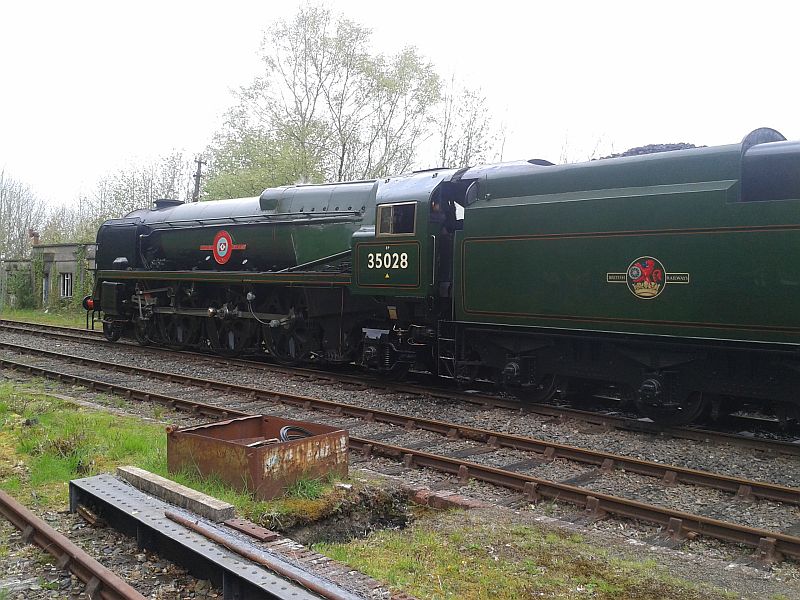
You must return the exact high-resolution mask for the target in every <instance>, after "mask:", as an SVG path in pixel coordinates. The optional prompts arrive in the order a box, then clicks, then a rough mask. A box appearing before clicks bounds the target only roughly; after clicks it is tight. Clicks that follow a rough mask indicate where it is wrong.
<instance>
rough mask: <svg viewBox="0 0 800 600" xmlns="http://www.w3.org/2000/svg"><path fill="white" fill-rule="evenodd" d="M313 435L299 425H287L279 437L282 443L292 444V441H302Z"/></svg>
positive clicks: (282, 428)
mask: <svg viewBox="0 0 800 600" xmlns="http://www.w3.org/2000/svg"><path fill="white" fill-rule="evenodd" d="M313 435H314V434H313V433H311V432H310V431H309V430H308V429H303V428H302V427H298V426H297V425H287V426H286V427H281V431H280V433H279V434H278V437H279V438H280V440H281V441H282V442H291V441H292V440H300V439H302V438H307V437H311V436H313Z"/></svg>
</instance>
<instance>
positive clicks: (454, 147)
mask: <svg viewBox="0 0 800 600" xmlns="http://www.w3.org/2000/svg"><path fill="white" fill-rule="evenodd" d="M437 123H438V134H439V161H440V164H441V165H442V166H445V167H466V166H469V165H474V164H476V163H480V162H485V161H486V160H487V158H488V153H489V151H490V150H491V148H492V146H493V144H494V142H495V140H496V138H497V137H498V136H497V134H496V133H495V132H494V131H493V127H492V119H491V117H490V115H489V109H488V107H487V105H486V97H485V96H484V95H483V93H482V92H481V91H480V90H479V89H469V88H467V87H463V86H460V87H457V84H456V80H455V77H453V78H452V79H451V80H450V87H449V89H448V91H447V93H446V94H445V95H444V98H443V100H442V102H441V105H440V108H439V119H438V121H437ZM504 141H505V140H504Z"/></svg>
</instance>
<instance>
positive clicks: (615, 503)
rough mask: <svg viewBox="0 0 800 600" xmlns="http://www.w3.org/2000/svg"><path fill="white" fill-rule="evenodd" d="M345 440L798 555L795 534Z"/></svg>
mask: <svg viewBox="0 0 800 600" xmlns="http://www.w3.org/2000/svg"><path fill="white" fill-rule="evenodd" d="M350 445H351V447H352V448H353V449H355V450H361V451H362V452H363V453H364V454H365V455H370V454H380V455H382V456H388V457H391V458H400V459H402V460H403V463H404V464H405V465H406V466H408V467H411V466H418V467H428V468H431V469H435V470H437V471H443V472H445V473H450V474H453V475H458V476H459V478H460V479H462V480H467V479H476V480H478V481H483V482H486V483H491V484H494V485H499V486H502V487H506V488H509V489H512V490H517V491H520V492H523V493H524V494H525V496H526V497H527V498H528V499H529V500H531V501H537V500H540V499H542V498H549V499H551V500H556V501H566V502H568V503H570V504H575V505H577V506H581V507H584V508H585V509H586V510H587V512H588V513H589V516H593V517H602V516H603V515H604V514H605V513H608V514H613V515H617V516H619V517H626V518H631V519H640V520H642V521H647V522H649V523H655V524H657V525H661V526H662V527H664V528H665V530H666V531H667V532H668V533H669V534H670V535H672V536H674V537H682V536H684V535H686V534H687V533H696V534H700V535H706V536H708V537H713V538H717V539H721V540H725V541H728V542H733V543H737V544H744V545H747V546H752V547H756V548H759V549H760V550H762V551H763V552H765V553H768V552H770V551H772V552H775V551H777V552H779V553H781V554H783V555H785V556H791V557H793V558H795V559H798V558H800V537H795V536H791V535H786V534H783V533H778V532H772V531H766V530H763V529H756V528H754V527H747V526H745V525H737V524H735V523H730V522H727V521H720V520H718V519H712V518H709V517H703V516H701V515H694V514H691V513H685V512H681V511H677V510H672V509H669V508H664V507H660V506H655V505H652V504H646V503H644V502H639V501H637V500H630V499H628V498H622V497H619V496H612V495H609V494H603V493H600V492H595V491H592V490H587V489H585V488H580V487H576V486H572V485H568V484H564V483H556V482H554V481H548V480H546V479H540V478H538V477H532V476H530V475H523V474H521V473H515V472H513V471H505V470H503V469H498V468H495V467H489V466H486V465H480V464H477V463H472V462H468V461H464V460H460V459H454V458H450V457H447V456H441V455H438V454H431V453H429V452H424V451H422V450H413V449H408V448H402V447H399V446H392V445H391V444H386V443H382V442H375V441H368V440H362V439H361V438H353V437H351V438H350Z"/></svg>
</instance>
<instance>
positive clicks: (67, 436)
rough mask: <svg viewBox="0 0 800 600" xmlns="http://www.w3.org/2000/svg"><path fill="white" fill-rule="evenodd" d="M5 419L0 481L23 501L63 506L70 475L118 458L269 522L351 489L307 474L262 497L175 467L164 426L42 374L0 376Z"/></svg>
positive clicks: (321, 508)
mask: <svg viewBox="0 0 800 600" xmlns="http://www.w3.org/2000/svg"><path fill="white" fill-rule="evenodd" d="M125 404H126V403H125V402H124V401H122V406H124V405H125ZM159 414H162V415H163V413H161V412H159ZM0 424H2V427H0V487H2V488H3V489H4V490H6V491H8V492H9V493H11V494H13V495H15V496H16V497H18V498H19V499H20V500H21V501H22V502H23V503H24V504H35V505H38V506H43V507H47V508H62V507H63V506H64V505H66V504H67V503H68V500H69V498H68V493H69V490H68V483H69V480H70V479H75V478H78V477H87V476H90V475H95V474H97V473H103V472H113V470H114V469H115V468H116V467H117V466H119V465H135V466H138V467H141V468H143V469H147V470H148V471H151V472H153V473H157V474H158V475H161V476H163V477H168V478H170V479H173V480H175V481H177V482H178V483H182V484H183V485H186V486H188V487H191V488H193V489H196V490H199V491H201V492H204V493H206V494H209V495H211V496H214V497H216V498H220V499H222V500H225V501H227V502H230V503H231V504H233V505H234V506H235V507H236V510H237V512H238V513H239V514H240V515H242V516H243V517H244V518H247V519H250V520H252V521H255V522H257V523H260V524H262V525H264V526H265V527H272V528H287V527H291V526H294V525H297V524H302V523H307V522H311V521H315V520H317V519H320V518H323V517H325V516H327V515H330V514H334V513H335V512H336V510H337V509H338V507H339V506H340V505H341V503H342V502H343V501H344V499H345V497H346V496H347V492H346V491H345V490H342V489H340V488H336V487H335V486H334V485H333V482H329V481H316V480H302V481H300V482H298V483H297V484H295V485H294V486H293V487H292V488H291V489H289V490H288V492H287V494H286V495H285V496H284V497H282V498H278V499H276V500H272V501H268V502H265V501H260V500H255V499H254V498H252V497H251V496H249V495H248V494H245V493H241V492H237V491H234V490H232V489H231V488H229V487H228V486H227V485H225V484H224V483H222V482H221V481H219V480H216V479H213V478H212V479H203V478H200V477H199V476H198V475H197V474H193V473H188V472H184V473H178V474H170V473H169V472H168V471H167V460H166V456H167V454H166V433H165V432H164V428H163V427H162V426H160V425H157V424H152V423H146V422H143V421H142V420H140V419H137V418H135V417H120V416H118V415H112V414H109V413H105V412H103V411H99V410H92V409H87V408H84V407H80V406H77V405H74V404H71V403H70V402H68V401H65V400H62V399H59V398H54V397H52V396H49V395H47V392H46V390H45V389H44V387H43V384H42V383H41V382H32V383H28V384H24V385H23V384H17V383H12V382H4V383H0Z"/></svg>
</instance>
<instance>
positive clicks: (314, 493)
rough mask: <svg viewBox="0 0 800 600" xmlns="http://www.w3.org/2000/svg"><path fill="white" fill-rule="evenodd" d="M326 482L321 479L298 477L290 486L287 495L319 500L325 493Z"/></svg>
mask: <svg viewBox="0 0 800 600" xmlns="http://www.w3.org/2000/svg"><path fill="white" fill-rule="evenodd" d="M326 487H329V486H326V484H325V483H324V482H323V481H322V480H321V479H306V478H303V479H298V480H297V481H296V482H294V483H293V484H292V485H290V486H289V487H288V488H286V494H285V495H286V496H289V497H294V498H303V499H304V500H318V499H319V498H321V497H322V496H323V494H324V493H325V489H326Z"/></svg>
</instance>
